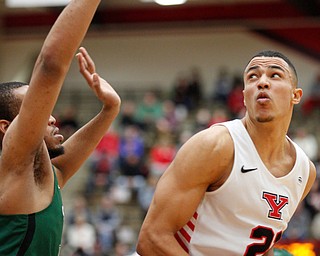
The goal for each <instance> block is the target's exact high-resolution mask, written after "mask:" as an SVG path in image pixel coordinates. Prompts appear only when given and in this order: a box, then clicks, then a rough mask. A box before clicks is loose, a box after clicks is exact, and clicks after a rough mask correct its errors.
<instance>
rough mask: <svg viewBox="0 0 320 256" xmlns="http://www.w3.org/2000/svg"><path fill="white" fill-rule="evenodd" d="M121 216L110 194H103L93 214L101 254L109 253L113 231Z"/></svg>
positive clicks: (117, 225)
mask: <svg viewBox="0 0 320 256" xmlns="http://www.w3.org/2000/svg"><path fill="white" fill-rule="evenodd" d="M121 221H122V216H121V214H120V212H119V210H118V209H117V208H116V206H115V202H114V200H113V198H112V196H111V195H110V194H104V195H103V196H102V197H101V199H100V201H99V204H98V207H97V209H96V211H95V215H94V224H95V227H96V229H97V233H98V244H99V247H100V250H101V251H102V253H103V255H105V254H107V255H109V254H110V252H112V250H113V247H114V245H115V242H116V240H115V232H116V230H117V229H118V228H119V227H120V223H121Z"/></svg>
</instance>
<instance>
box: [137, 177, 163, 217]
mask: <svg viewBox="0 0 320 256" xmlns="http://www.w3.org/2000/svg"><path fill="white" fill-rule="evenodd" d="M159 177H160V176H157V175H152V174H149V176H148V177H147V179H146V182H145V184H144V186H142V187H141V188H139V190H138V194H137V199H138V204H139V206H140V208H141V211H142V216H141V217H142V219H144V217H145V215H146V214H147V211H148V209H149V206H150V203H151V200H152V198H153V195H154V191H155V189H156V185H157V182H158V180H159Z"/></svg>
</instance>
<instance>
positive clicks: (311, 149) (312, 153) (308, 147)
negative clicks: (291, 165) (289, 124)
mask: <svg viewBox="0 0 320 256" xmlns="http://www.w3.org/2000/svg"><path fill="white" fill-rule="evenodd" d="M293 141H294V142H295V143H297V144H298V145H299V146H300V147H301V148H302V149H303V150H304V152H305V153H306V154H307V156H308V157H309V158H310V160H311V161H314V162H316V161H317V160H318V159H317V158H318V149H319V145H318V141H317V138H316V136H315V135H314V134H312V133H309V132H308V130H307V128H305V127H302V126H301V127H298V128H296V129H295V134H294V137H293Z"/></svg>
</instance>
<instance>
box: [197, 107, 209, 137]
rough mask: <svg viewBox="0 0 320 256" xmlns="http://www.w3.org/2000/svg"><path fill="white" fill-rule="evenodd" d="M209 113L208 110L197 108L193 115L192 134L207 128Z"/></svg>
mask: <svg viewBox="0 0 320 256" xmlns="http://www.w3.org/2000/svg"><path fill="white" fill-rule="evenodd" d="M210 120H211V113H210V111H209V109H208V108H199V109H198V110H197V112H196V113H195V122H194V127H193V130H194V133H197V132H199V131H201V130H204V129H206V128H208V127H209V124H210Z"/></svg>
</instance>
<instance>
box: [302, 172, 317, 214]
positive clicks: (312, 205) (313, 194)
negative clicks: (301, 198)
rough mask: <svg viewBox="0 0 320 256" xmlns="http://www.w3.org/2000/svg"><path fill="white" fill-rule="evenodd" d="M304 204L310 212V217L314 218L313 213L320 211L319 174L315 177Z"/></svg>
mask: <svg viewBox="0 0 320 256" xmlns="http://www.w3.org/2000/svg"><path fill="white" fill-rule="evenodd" d="M305 204H306V207H307V209H308V210H309V212H310V214H311V218H314V217H315V215H317V214H318V213H320V177H319V175H318V177H317V178H316V180H315V182H314V183H313V185H312V188H311V190H310V193H309V194H308V196H307V197H306V199H305Z"/></svg>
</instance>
